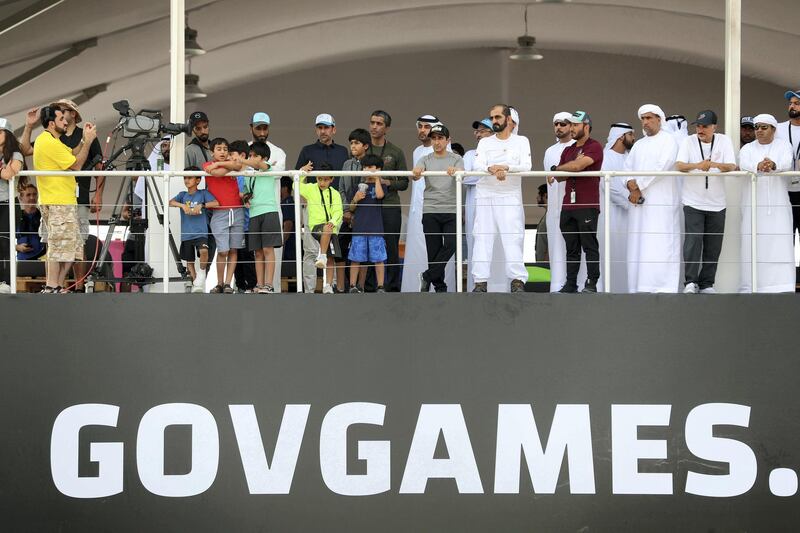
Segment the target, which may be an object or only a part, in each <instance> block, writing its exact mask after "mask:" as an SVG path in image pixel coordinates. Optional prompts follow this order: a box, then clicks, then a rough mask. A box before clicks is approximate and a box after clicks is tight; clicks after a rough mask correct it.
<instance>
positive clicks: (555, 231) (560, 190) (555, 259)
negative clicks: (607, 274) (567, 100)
mask: <svg viewBox="0 0 800 533" xmlns="http://www.w3.org/2000/svg"><path fill="white" fill-rule="evenodd" d="M571 116H572V113H568V112H567V111H562V112H560V113H556V114H555V116H553V132H554V133H555V135H556V143H555V144H554V145H553V146H551V147H550V148H548V149H547V150H546V151H545V153H544V167H543V168H544V169H545V170H547V169H549V168H551V167H553V166H558V164H559V162H560V161H561V154H562V153H563V152H564V148H566V147H567V146H570V145H572V144H574V143H575V141H574V140H572V131H571V127H570V123H569V118H570V117H571ZM566 183H567V182H565V181H562V182H558V181H556V180H555V179H553V178H552V177H549V178H547V218H546V220H547V247H548V250H549V252H550V292H558V291H559V289H561V287H563V286H564V283H565V282H566V281H567V248H566V244H565V243H564V236H563V235H561V228H560V224H561V204H562V202H563V201H564V191H565V190H566V186H567V185H566ZM578 278H579V279H580V278H581V276H580V274H579V275H578ZM583 278H584V279H585V276H583Z"/></svg>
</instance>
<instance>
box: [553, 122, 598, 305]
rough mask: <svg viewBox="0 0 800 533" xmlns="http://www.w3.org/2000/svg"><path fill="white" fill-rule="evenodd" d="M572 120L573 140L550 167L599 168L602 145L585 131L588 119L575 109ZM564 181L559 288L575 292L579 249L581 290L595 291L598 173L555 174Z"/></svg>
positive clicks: (567, 169) (589, 129) (564, 169)
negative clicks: (563, 269)
mask: <svg viewBox="0 0 800 533" xmlns="http://www.w3.org/2000/svg"><path fill="white" fill-rule="evenodd" d="M567 121H568V122H570V123H571V124H572V126H571V128H572V139H573V140H574V141H575V143H574V144H572V145H570V146H568V147H567V148H565V149H564V151H563V152H562V153H561V162H560V164H559V165H553V166H552V167H551V168H550V170H553V171H559V172H583V171H598V172H599V171H600V169H601V168H602V166H603V145H602V144H600V143H599V142H597V141H595V140H594V139H592V138H590V137H589V135H590V134H591V132H592V119H590V118H589V115H588V114H586V112H585V111H575V113H573V114H572V116H571V117H570V118H568V119H567ZM556 179H557V180H558V181H566V182H567V186H566V191H565V193H564V203H563V205H562V206H561V233H562V234H563V235H564V242H565V243H566V245H567V282H566V283H565V284H564V286H563V287H562V288H561V290H560V291H559V292H562V293H571V292H578V270H579V269H580V265H581V249H583V252H584V253H585V254H586V270H587V279H586V284H585V285H584V288H583V292H585V293H593V292H597V280H598V279H600V246H599V245H598V243H597V217H598V216H599V215H600V176H599V175H598V176H579V177H568V178H564V177H559V178H556Z"/></svg>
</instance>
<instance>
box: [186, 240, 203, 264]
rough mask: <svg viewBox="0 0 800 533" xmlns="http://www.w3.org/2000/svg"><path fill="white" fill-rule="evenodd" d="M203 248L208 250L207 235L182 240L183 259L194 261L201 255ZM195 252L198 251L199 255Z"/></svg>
mask: <svg viewBox="0 0 800 533" xmlns="http://www.w3.org/2000/svg"><path fill="white" fill-rule="evenodd" d="M201 248H205V249H206V250H208V239H207V238H206V237H200V238H197V239H192V240H190V241H181V259H183V260H184V261H188V262H190V263H194V260H195V258H196V257H200V249H201ZM195 252H197V255H195Z"/></svg>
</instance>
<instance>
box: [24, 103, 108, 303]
mask: <svg viewBox="0 0 800 533" xmlns="http://www.w3.org/2000/svg"><path fill="white" fill-rule="evenodd" d="M40 116H41V120H42V127H43V128H44V129H45V131H44V132H42V133H41V135H39V137H37V138H36V144H34V148H33V168H34V169H35V170H50V171H69V170H80V169H81V167H82V166H83V164H84V163H85V162H86V157H87V156H88V155H89V146H90V145H91V144H92V141H93V140H94V139H95V138H96V137H97V131H96V130H95V126H94V124H88V123H87V124H86V125H85V126H84V128H83V140H82V141H81V145H80V150H79V151H78V153H77V154H76V155H73V154H72V151H71V150H70V149H69V148H68V147H67V145H65V144H64V143H62V142H61V141H60V140H59V139H60V137H61V135H63V134H64V133H65V132H66V131H67V120H66V118H65V117H64V114H63V113H62V112H61V110H60V109H57V108H54V107H50V106H48V107H43V108H42V110H41V115H40ZM36 183H37V185H38V186H39V204H40V205H41V211H42V223H43V224H45V226H46V228H47V283H46V285H45V288H44V290H43V292H45V293H56V292H62V291H65V289H64V285H65V284H66V279H67V272H68V271H69V269H70V267H71V266H72V262H73V261H75V260H76V259H77V260H80V259H82V258H83V240H82V239H81V235H80V226H79V222H78V207H77V202H76V199H75V190H76V182H75V177H74V176H70V175H64V176H39V177H38V178H37V180H36Z"/></svg>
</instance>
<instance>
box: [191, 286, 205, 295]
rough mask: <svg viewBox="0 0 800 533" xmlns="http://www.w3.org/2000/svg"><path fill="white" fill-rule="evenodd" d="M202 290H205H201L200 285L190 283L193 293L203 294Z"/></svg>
mask: <svg viewBox="0 0 800 533" xmlns="http://www.w3.org/2000/svg"><path fill="white" fill-rule="evenodd" d="M203 292H205V291H204V290H203V287H202V285H196V284H195V285H192V293H193V294H203Z"/></svg>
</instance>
